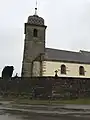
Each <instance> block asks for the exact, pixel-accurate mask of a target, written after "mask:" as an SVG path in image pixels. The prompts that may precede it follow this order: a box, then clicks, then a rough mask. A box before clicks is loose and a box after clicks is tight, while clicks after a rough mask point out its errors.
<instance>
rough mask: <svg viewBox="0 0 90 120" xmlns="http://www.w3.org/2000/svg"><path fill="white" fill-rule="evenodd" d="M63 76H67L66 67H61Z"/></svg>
mask: <svg viewBox="0 0 90 120" xmlns="http://www.w3.org/2000/svg"><path fill="white" fill-rule="evenodd" d="M61 74H66V66H65V65H61Z"/></svg>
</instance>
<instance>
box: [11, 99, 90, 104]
mask: <svg viewBox="0 0 90 120" xmlns="http://www.w3.org/2000/svg"><path fill="white" fill-rule="evenodd" d="M12 103H16V104H28V105H55V104H57V105H59V104H90V98H88V99H76V100H52V101H50V100H29V99H17V100H14V101H13V102H12Z"/></svg>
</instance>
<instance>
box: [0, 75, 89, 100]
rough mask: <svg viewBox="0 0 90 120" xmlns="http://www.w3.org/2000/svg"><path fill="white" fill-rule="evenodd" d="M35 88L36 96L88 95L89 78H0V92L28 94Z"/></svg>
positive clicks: (59, 97) (70, 97) (75, 96)
mask: <svg viewBox="0 0 90 120" xmlns="http://www.w3.org/2000/svg"><path fill="white" fill-rule="evenodd" d="M33 90H35V91H36V93H37V94H38V96H40V95H41V94H42V96H43V98H44V97H45V98H48V97H51V96H52V98H53V99H56V98H58V99H61V98H65V99H72V98H84V97H85V98H86V97H90V78H81V79H80V78H71V77H69V78H66V77H58V78H55V77H33V78H12V79H11V80H9V81H7V80H2V79H1V78H0V94H2V92H7V93H8V94H10V93H13V94H22V93H26V94H30V93H32V91H33Z"/></svg>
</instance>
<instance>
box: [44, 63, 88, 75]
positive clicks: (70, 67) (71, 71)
mask: <svg viewBox="0 0 90 120" xmlns="http://www.w3.org/2000/svg"><path fill="white" fill-rule="evenodd" d="M43 64H44V70H43V76H54V75H55V70H58V76H62V77H63V76H66V77H90V65H89V64H77V63H65V62H52V61H44V62H43ZM62 64H64V65H66V68H67V72H66V73H67V74H66V75H63V74H61V71H60V70H61V69H60V66H61V65H62ZM80 66H83V67H84V69H85V71H86V72H85V76H80V75H79V67H80Z"/></svg>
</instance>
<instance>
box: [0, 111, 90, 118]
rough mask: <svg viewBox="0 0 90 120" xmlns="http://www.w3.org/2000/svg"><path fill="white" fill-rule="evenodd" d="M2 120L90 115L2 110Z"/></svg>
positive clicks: (87, 116) (0, 116)
mask: <svg viewBox="0 0 90 120" xmlns="http://www.w3.org/2000/svg"><path fill="white" fill-rule="evenodd" d="M0 120H90V115H79V114H78V115H77V114H73V115H70V114H69V115H53V114H52V115H48V114H47V115H44V114H36V113H28V112H19V111H8V110H0Z"/></svg>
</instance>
